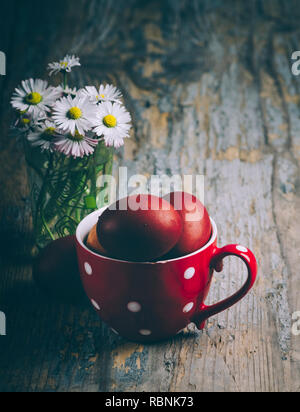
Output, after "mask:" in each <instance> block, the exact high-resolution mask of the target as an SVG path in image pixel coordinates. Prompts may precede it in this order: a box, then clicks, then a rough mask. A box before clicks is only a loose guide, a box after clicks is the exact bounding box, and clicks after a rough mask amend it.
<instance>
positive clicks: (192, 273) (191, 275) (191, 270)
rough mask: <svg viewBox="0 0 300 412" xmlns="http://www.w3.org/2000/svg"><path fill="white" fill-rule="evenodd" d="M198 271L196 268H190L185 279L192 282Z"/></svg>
mask: <svg viewBox="0 0 300 412" xmlns="http://www.w3.org/2000/svg"><path fill="white" fill-rule="evenodd" d="M195 273H196V269H195V268H189V269H187V270H186V271H185V273H184V279H186V280H190V279H192V278H193V277H194V276H195Z"/></svg>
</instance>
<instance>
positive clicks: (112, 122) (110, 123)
mask: <svg viewBox="0 0 300 412" xmlns="http://www.w3.org/2000/svg"><path fill="white" fill-rule="evenodd" d="M103 124H104V125H105V126H106V127H109V128H112V127H116V126H117V119H116V118H115V116H113V115H112V114H108V115H107V116H105V117H104V119H103Z"/></svg>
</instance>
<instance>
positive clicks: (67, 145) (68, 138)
mask: <svg viewBox="0 0 300 412" xmlns="http://www.w3.org/2000/svg"><path fill="white" fill-rule="evenodd" d="M98 143H99V140H98V139H93V138H92V137H90V135H88V134H80V133H79V132H78V131H77V130H76V132H75V135H74V136H73V135H71V134H67V135H64V136H62V135H61V136H59V137H57V138H56V139H55V142H54V145H55V149H56V150H57V151H58V152H60V153H63V154H65V155H66V156H69V157H70V156H72V157H74V158H77V157H81V158H82V157H84V156H89V155H91V154H93V153H94V151H95V147H96V146H97V145H98Z"/></svg>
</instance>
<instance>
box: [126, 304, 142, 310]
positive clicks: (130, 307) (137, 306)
mask: <svg viewBox="0 0 300 412" xmlns="http://www.w3.org/2000/svg"><path fill="white" fill-rule="evenodd" d="M127 308H128V310H129V311H130V312H133V313H138V312H140V311H141V310H142V306H141V305H140V304H139V303H138V302H130V303H128V305H127Z"/></svg>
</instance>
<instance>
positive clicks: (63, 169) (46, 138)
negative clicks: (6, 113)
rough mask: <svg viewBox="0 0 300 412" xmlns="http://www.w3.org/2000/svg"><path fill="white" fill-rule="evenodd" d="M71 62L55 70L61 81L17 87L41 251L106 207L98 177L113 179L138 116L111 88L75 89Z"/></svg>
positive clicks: (18, 123)
mask: <svg viewBox="0 0 300 412" xmlns="http://www.w3.org/2000/svg"><path fill="white" fill-rule="evenodd" d="M80 65H81V64H80V60H79V58H78V57H76V56H69V55H67V56H65V58H64V59H62V60H61V61H59V62H54V63H50V64H49V66H48V70H49V74H50V76H53V75H59V76H61V77H62V83H61V84H60V85H59V86H51V85H49V84H48V82H47V81H44V80H40V79H36V80H34V79H29V80H25V81H23V82H22V83H21V85H20V86H19V87H18V88H16V89H15V92H14V94H13V97H12V100H11V104H12V106H13V108H14V109H15V111H16V120H15V123H14V125H13V129H14V132H17V133H18V135H19V137H20V138H21V139H22V140H23V142H24V148H25V156H26V161H27V165H28V174H29V182H30V186H31V198H32V206H33V225H34V230H35V241H36V245H37V246H38V247H44V246H45V245H46V244H47V243H48V242H50V241H51V240H55V239H57V238H59V237H63V236H67V235H72V234H74V233H75V231H76V227H77V225H78V223H79V222H80V221H81V220H82V219H83V218H84V217H85V216H86V215H87V214H89V213H90V212H91V211H93V210H95V209H97V208H100V207H103V206H104V204H105V201H106V200H108V199H105V194H104V193H107V188H105V187H102V186H101V184H99V181H101V180H99V177H101V176H103V175H109V174H111V173H112V165H113V150H114V148H119V147H121V146H122V145H123V144H124V139H126V138H129V133H130V129H131V117H130V114H129V113H128V111H127V110H126V108H125V107H124V105H123V102H122V95H121V92H120V91H119V90H118V89H117V88H116V87H114V86H112V85H100V87H95V86H86V87H84V88H80V89H77V88H71V87H69V74H70V73H71V71H72V70H73V69H74V68H75V67H77V66H80Z"/></svg>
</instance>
